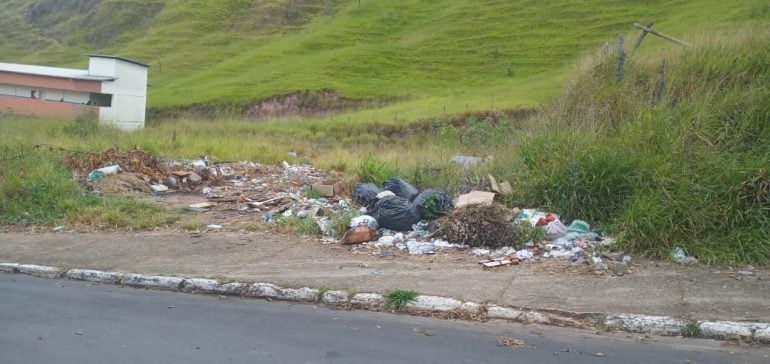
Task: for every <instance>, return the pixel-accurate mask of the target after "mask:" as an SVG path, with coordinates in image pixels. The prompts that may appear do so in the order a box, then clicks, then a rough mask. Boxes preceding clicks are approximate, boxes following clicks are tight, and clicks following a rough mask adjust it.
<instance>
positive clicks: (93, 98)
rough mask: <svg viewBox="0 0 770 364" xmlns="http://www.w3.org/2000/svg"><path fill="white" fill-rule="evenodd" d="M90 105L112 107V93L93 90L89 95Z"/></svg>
mask: <svg viewBox="0 0 770 364" xmlns="http://www.w3.org/2000/svg"><path fill="white" fill-rule="evenodd" d="M88 105H94V106H103V107H110V106H112V95H110V94H98V93H93V92H92V93H91V94H90V95H89V96H88Z"/></svg>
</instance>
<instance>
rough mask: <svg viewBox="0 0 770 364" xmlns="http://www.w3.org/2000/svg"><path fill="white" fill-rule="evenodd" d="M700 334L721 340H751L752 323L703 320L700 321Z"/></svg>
mask: <svg viewBox="0 0 770 364" xmlns="http://www.w3.org/2000/svg"><path fill="white" fill-rule="evenodd" d="M698 328H699V329H700V336H701V337H705V338H708V339H719V340H734V339H742V340H751V338H752V332H751V330H752V327H751V324H748V323H741V322H733V321H701V322H698Z"/></svg>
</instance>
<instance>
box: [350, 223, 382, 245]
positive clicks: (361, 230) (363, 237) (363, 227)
mask: <svg viewBox="0 0 770 364" xmlns="http://www.w3.org/2000/svg"><path fill="white" fill-rule="evenodd" d="M376 238H377V231H376V230H375V229H372V228H370V227H369V225H368V224H367V222H366V221H362V222H361V223H360V224H359V225H358V226H356V227H354V228H351V229H350V230H348V231H347V232H346V233H345V235H344V236H343V237H342V243H343V244H361V243H366V242H368V241H372V240H374V239H376Z"/></svg>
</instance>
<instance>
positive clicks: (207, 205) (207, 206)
mask: <svg viewBox="0 0 770 364" xmlns="http://www.w3.org/2000/svg"><path fill="white" fill-rule="evenodd" d="M214 206H216V205H215V204H213V203H211V202H201V203H194V204H191V205H187V208H189V209H190V210H193V211H198V212H206V211H209V210H211V208H212V207H214Z"/></svg>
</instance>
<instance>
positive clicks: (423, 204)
mask: <svg viewBox="0 0 770 364" xmlns="http://www.w3.org/2000/svg"><path fill="white" fill-rule="evenodd" d="M412 203H414V205H415V206H416V207H417V211H418V212H419V213H420V216H421V217H422V218H423V219H428V220H432V219H435V218H437V217H439V216H444V215H446V214H448V213H449V211H450V210H452V207H454V203H453V202H452V197H451V196H449V194H447V193H446V192H442V191H439V190H434V189H428V190H425V191H422V192H420V194H419V195H417V197H415V198H414V201H412Z"/></svg>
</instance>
